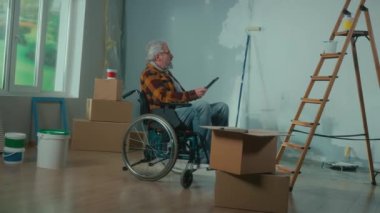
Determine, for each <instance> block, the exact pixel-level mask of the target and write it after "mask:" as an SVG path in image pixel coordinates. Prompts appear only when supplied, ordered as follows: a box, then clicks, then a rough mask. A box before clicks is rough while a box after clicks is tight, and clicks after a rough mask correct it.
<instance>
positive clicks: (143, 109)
mask: <svg viewBox="0 0 380 213" xmlns="http://www.w3.org/2000/svg"><path fill="white" fill-rule="evenodd" d="M138 93H139V102H140V115H143V114H146V113H150V109H149V103H148V99H147V98H146V95H145V93H144V92H143V91H138Z"/></svg>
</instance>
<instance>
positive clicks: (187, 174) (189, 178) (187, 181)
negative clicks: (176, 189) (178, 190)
mask: <svg viewBox="0 0 380 213" xmlns="http://www.w3.org/2000/svg"><path fill="white" fill-rule="evenodd" d="M192 183H193V171H192V170H191V169H187V170H185V171H184V172H183V173H182V175H181V185H182V187H183V188H185V189H187V188H189V187H190V186H191V184H192Z"/></svg>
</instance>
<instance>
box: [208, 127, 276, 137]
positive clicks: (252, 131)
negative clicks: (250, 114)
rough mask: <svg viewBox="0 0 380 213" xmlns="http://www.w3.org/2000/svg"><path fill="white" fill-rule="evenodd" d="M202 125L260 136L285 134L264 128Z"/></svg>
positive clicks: (213, 128)
mask: <svg viewBox="0 0 380 213" xmlns="http://www.w3.org/2000/svg"><path fill="white" fill-rule="evenodd" d="M201 127H202V128H206V129H211V130H220V131H227V132H238V133H243V134H247V135H253V136H258V137H268V136H278V135H283V134H280V133H279V132H277V131H273V130H264V129H244V128H238V127H229V126H201Z"/></svg>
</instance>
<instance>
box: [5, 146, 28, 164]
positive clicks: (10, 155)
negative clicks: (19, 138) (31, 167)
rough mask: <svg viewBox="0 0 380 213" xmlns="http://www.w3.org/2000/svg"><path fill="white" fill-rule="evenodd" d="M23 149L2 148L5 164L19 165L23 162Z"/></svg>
mask: <svg viewBox="0 0 380 213" xmlns="http://www.w3.org/2000/svg"><path fill="white" fill-rule="evenodd" d="M24 152H25V148H10V147H4V152H3V159H4V163H5V164H20V163H22V162H23V161H24Z"/></svg>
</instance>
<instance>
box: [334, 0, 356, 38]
mask: <svg viewBox="0 0 380 213" xmlns="http://www.w3.org/2000/svg"><path fill="white" fill-rule="evenodd" d="M350 3H351V0H346V3H345V4H344V6H343V8H342V10H341V12H340V13H339V17H338V20H337V21H336V23H335V26H334V28H333V30H332V32H331V34H330V38H329V40H330V41H332V40H334V38H335V35H336V33H337V32H338V30H339V27H340V26H341V24H342V20H343V17H344V14H343V11H345V10H347V9H348V6H349V5H350Z"/></svg>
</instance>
